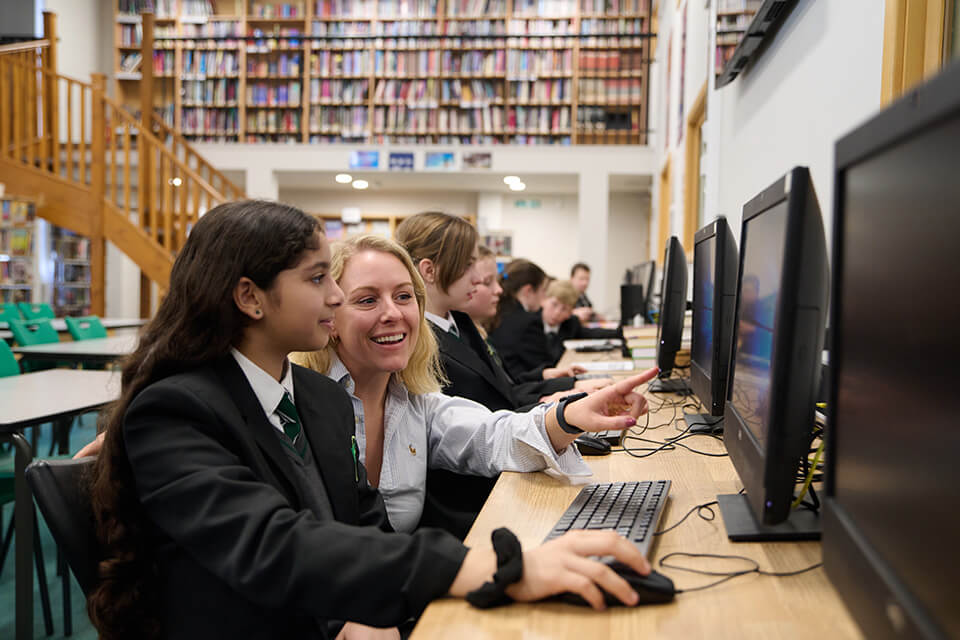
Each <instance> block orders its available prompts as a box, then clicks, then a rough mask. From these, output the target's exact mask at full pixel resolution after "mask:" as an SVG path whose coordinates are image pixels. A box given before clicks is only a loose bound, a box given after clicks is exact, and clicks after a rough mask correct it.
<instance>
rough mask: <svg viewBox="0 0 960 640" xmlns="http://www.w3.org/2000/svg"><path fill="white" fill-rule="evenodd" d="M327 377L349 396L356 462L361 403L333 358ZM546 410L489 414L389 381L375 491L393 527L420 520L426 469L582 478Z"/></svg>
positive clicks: (585, 470) (580, 465)
mask: <svg viewBox="0 0 960 640" xmlns="http://www.w3.org/2000/svg"><path fill="white" fill-rule="evenodd" d="M327 375H328V376H329V377H330V378H332V379H333V380H335V381H336V382H338V383H339V384H340V386H342V387H343V388H344V389H345V390H346V391H347V393H348V394H349V395H350V400H351V402H352V403H353V411H354V415H355V416H356V423H355V426H356V428H355V432H356V436H357V444H358V446H359V449H360V452H359V455H360V459H361V460H363V459H365V457H366V444H367V440H366V434H365V432H364V417H363V416H364V413H363V403H362V402H361V401H360V399H359V398H357V397H356V396H355V395H354V388H355V385H354V382H353V378H352V377H351V376H350V372H349V371H348V370H347V368H346V367H345V366H344V365H343V363H342V362H340V360H338V359H336V358H334V360H333V362H332V363H331V366H330V371H329V372H328V373H327ZM546 410H547V406H546V405H540V406H537V407H534V408H533V409H531V410H530V411H528V412H526V413H514V412H513V411H495V412H494V411H490V410H489V409H487V408H486V407H484V406H483V405H482V404H479V403H477V402H473V401H472V400H467V399H466V398H459V397H454V396H446V395H444V394H442V393H439V392H437V393H424V394H419V395H417V394H412V393H410V392H409V391H407V388H406V387H405V386H403V384H402V383H401V382H400V381H399V380H398V379H397V378H396V377H395V376H391V378H390V383H389V386H388V388H387V399H386V406H385V407H384V412H383V423H384V424H383V428H384V434H383V462H382V463H381V466H380V484H379V489H380V493H381V495H383V500H384V502H385V503H386V507H387V516H388V517H389V519H390V524H391V525H393V528H394V529H396V530H397V531H400V532H410V531H413V529H414V528H415V527H416V526H417V523H418V522H420V516H421V514H422V513H423V503H424V496H425V494H426V484H427V468H428V467H429V468H436V469H447V470H450V471H456V472H460V473H465V474H469V475H479V476H487V477H492V476H495V475H496V474H497V473H499V472H500V471H540V470H546V472H547V473H548V474H551V475H554V476H558V477H559V476H589V475H591V474H592V472H591V470H590V467H589V466H587V464H586V463H585V462H584V461H583V458H581V457H580V452H579V451H577V448H576V447H575V446H573V445H571V446H569V447H567V448H566V449H564V450H563V452H562V453H560V454H558V453H557V452H556V451H555V450H554V448H553V445H552V444H550V438H549V437H548V436H547V431H546V427H545V425H544V418H543V415H544V413H545V412H546Z"/></svg>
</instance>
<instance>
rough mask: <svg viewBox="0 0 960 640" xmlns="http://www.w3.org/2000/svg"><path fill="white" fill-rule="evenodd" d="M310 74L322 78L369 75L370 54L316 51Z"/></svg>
mask: <svg viewBox="0 0 960 640" xmlns="http://www.w3.org/2000/svg"><path fill="white" fill-rule="evenodd" d="M310 73H311V74H313V75H315V76H321V77H326V76H338V75H348V76H351V75H364V74H369V73H370V52H369V51H366V50H364V51H343V52H340V51H316V52H314V53H311V54H310Z"/></svg>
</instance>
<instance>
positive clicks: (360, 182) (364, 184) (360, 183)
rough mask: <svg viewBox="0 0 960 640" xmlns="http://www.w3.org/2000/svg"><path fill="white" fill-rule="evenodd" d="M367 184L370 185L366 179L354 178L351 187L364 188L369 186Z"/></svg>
mask: <svg viewBox="0 0 960 640" xmlns="http://www.w3.org/2000/svg"><path fill="white" fill-rule="evenodd" d="M369 186H370V183H369V182H367V181H366V180H354V181H353V188H354V189H366V188H367V187H369Z"/></svg>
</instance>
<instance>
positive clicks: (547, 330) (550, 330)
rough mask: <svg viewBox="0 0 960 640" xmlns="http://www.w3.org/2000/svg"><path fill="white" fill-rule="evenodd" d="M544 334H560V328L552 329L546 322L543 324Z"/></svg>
mask: <svg viewBox="0 0 960 640" xmlns="http://www.w3.org/2000/svg"><path fill="white" fill-rule="evenodd" d="M543 332H544V333H559V332H560V327H559V325H558V326H556V327H551V326H550V325H549V324H547V323H546V322H544V323H543Z"/></svg>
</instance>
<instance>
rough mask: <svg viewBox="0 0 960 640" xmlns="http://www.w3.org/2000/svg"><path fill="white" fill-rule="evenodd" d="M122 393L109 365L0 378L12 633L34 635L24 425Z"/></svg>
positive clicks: (30, 508) (30, 512) (66, 415)
mask: <svg viewBox="0 0 960 640" xmlns="http://www.w3.org/2000/svg"><path fill="white" fill-rule="evenodd" d="M119 396H120V374H119V372H113V371H91V370H80V369H48V370H46V371H38V372H36V373H25V374H22V375H19V376H9V377H7V378H0V441H6V442H11V443H13V446H14V449H15V450H16V456H15V461H14V473H15V484H16V487H15V492H16V495H15V503H14V514H15V517H16V532H17V534H16V535H17V549H16V568H15V571H16V578H15V582H16V616H17V621H16V638H17V640H26V639H27V638H32V637H33V528H34V526H35V523H34V512H33V497H32V496H31V494H30V490H29V489H28V488H27V484H26V482H25V480H24V475H23V474H24V470H25V469H26V467H27V464H28V463H29V462H30V460H31V459H32V458H33V451H32V450H31V449H30V445H29V444H27V441H26V439H24V437H23V436H22V434H21V433H20V432H21V431H22V430H23V429H25V428H27V427H30V426H35V425H39V424H43V423H45V422H51V421H53V420H57V419H61V418H72V417H73V416H77V415H80V414H83V413H87V412H88V411H93V410H96V409H99V408H101V407H103V406H104V405H106V404H108V403H110V402H112V401H114V400H116V399H117V398H118V397H119Z"/></svg>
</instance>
